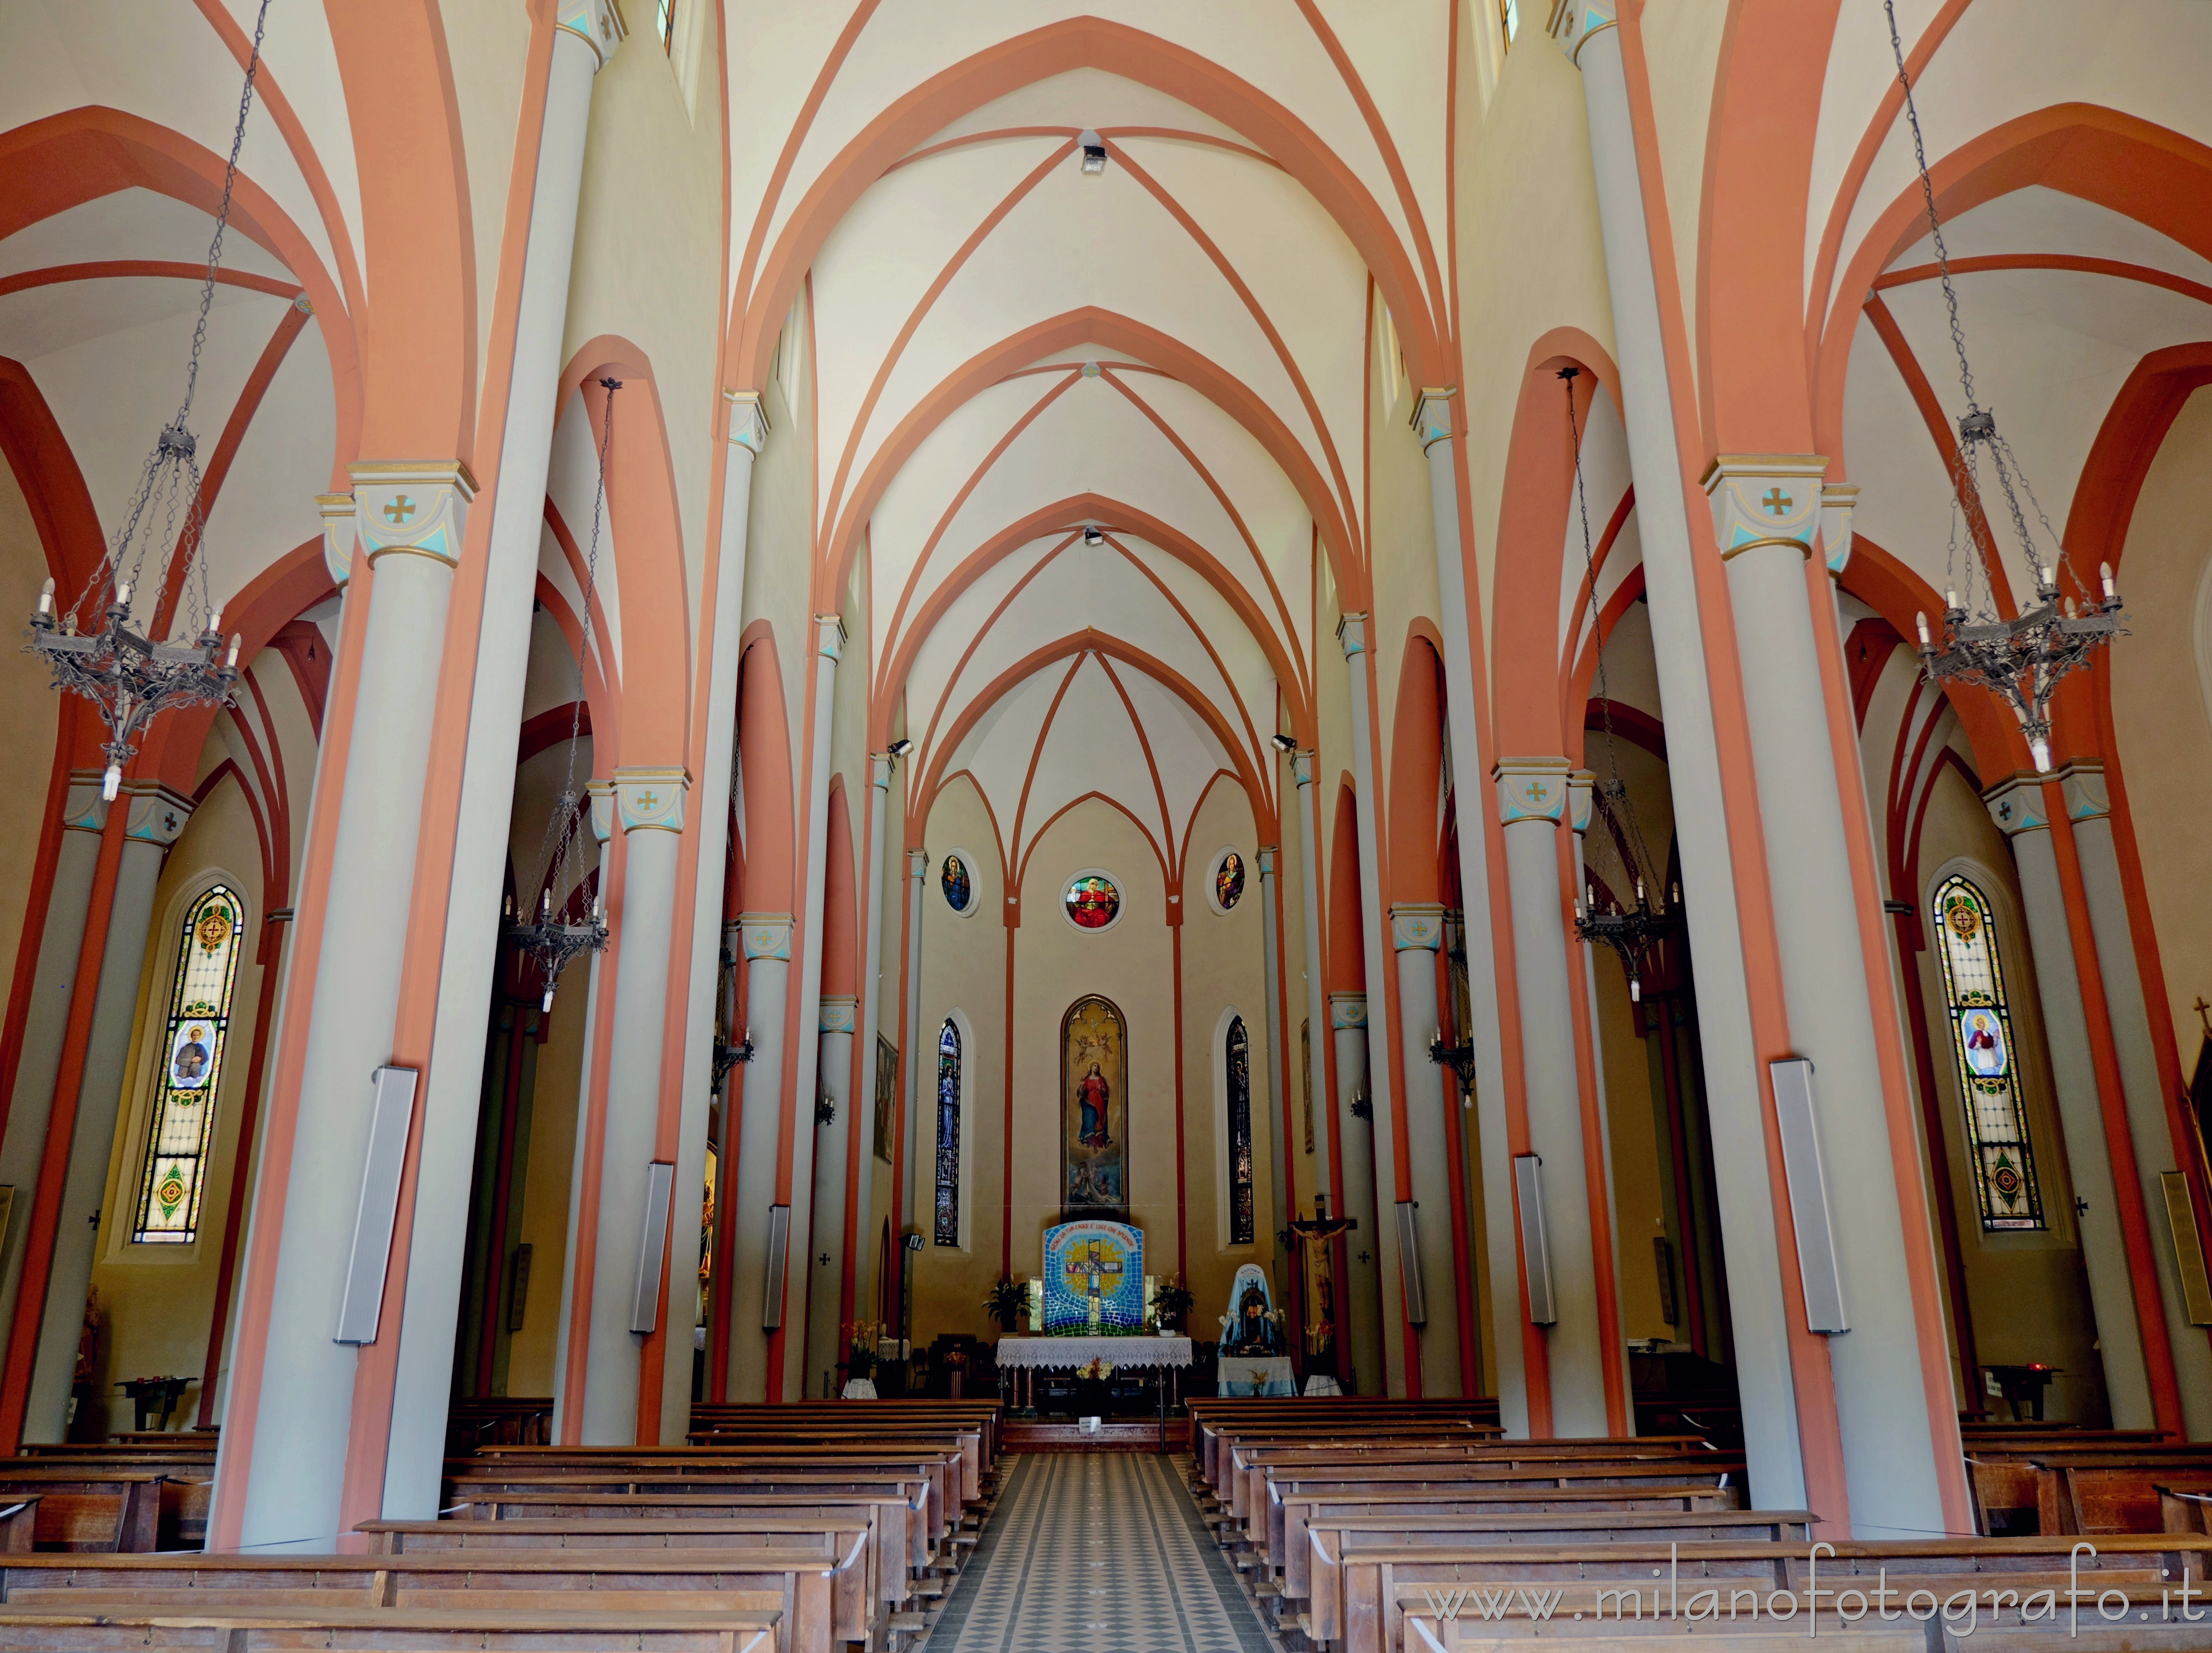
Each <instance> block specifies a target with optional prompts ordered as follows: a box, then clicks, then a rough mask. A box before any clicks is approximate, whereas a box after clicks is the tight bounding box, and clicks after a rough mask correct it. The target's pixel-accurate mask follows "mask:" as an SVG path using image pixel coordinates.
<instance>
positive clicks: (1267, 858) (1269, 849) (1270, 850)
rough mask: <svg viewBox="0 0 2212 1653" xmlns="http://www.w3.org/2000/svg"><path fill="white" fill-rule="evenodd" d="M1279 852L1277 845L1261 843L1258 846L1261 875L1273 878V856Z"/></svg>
mask: <svg viewBox="0 0 2212 1653" xmlns="http://www.w3.org/2000/svg"><path fill="white" fill-rule="evenodd" d="M1281 853H1282V851H1281V850H1280V849H1279V846H1277V845H1273V844H1262V845H1261V846H1260V876H1261V877H1262V878H1273V876H1274V875H1275V857H1277V856H1278V855H1279V854H1281Z"/></svg>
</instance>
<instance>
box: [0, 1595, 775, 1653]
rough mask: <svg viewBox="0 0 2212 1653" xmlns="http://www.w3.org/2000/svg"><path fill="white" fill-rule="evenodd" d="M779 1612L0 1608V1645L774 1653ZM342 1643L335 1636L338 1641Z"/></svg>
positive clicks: (265, 1652) (409, 1652)
mask: <svg viewBox="0 0 2212 1653" xmlns="http://www.w3.org/2000/svg"><path fill="white" fill-rule="evenodd" d="M780 1618H781V1614H779V1613H777V1612H775V1610H773V1609H766V1610H758V1611H750V1612H747V1611H738V1610H732V1609H730V1608H719V1607H718V1608H714V1609H711V1610H709V1611H706V1612H699V1613H671V1612H666V1611H663V1610H659V1609H644V1608H630V1609H629V1610H627V1611H624V1612H617V1613H610V1612H604V1611H582V1612H579V1611H575V1610H574V1609H568V1608H563V1609H562V1610H561V1611H558V1612H544V1611H519V1610H517V1609H514V1608H502V1609H501V1611H499V1612H498V1613H497V1614H488V1613H485V1612H483V1611H482V1610H480V1609H477V1610H471V1611H466V1612H454V1611H451V1610H447V1609H437V1608H433V1609H427V1610H426V1609H423V1608H348V1607H328V1606H323V1605H320V1604H317V1605H316V1606H313V1607H312V1608H289V1609H284V1610H276V1609H255V1608H229V1609H226V1610H221V1611H205V1610H199V1609H193V1608H176V1609H162V1608H136V1607H124V1608H112V1609H108V1610H106V1611H84V1610H76V1611H72V1610H68V1609H63V1610H59V1611H42V1610H37V1609H27V1610H18V1609H15V1608H5V1607H0V1645H4V1646H6V1647H7V1648H9V1650H11V1653H16V1650H20V1653H45V1650H47V1649H54V1650H65V1653H111V1650H112V1653H125V1650H127V1653H169V1650H182V1649H193V1650H204V1649H211V1648H219V1649H222V1650H224V1653H291V1650H304V1649H309V1648H314V1649H325V1648H332V1647H343V1648H346V1649H349V1650H353V1653H378V1650H385V1649H390V1650H392V1653H435V1650H442V1649H449V1648H450V1649H454V1650H459V1649H469V1650H472V1653H473V1650H489V1653H507V1650H512V1653H565V1650H571V1649H573V1650H575V1653H597V1650H602V1649H607V1648H617V1647H619V1648H624V1649H634V1650H637V1653H777V1642H776V1632H777V1629H778V1620H779V1619H780ZM341 1638H342V1639H341Z"/></svg>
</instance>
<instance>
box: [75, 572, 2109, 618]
mask: <svg viewBox="0 0 2212 1653" xmlns="http://www.w3.org/2000/svg"><path fill="white" fill-rule="evenodd" d="M2107 583H2108V584H2109V583H2110V582H2109V581H2108V582H2107ZM53 613H54V583H53V581H52V579H49V580H47V582H46V584H44V585H42V586H40V588H39V617H40V619H41V620H51V619H52V618H53Z"/></svg>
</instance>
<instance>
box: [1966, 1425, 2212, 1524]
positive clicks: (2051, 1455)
mask: <svg viewBox="0 0 2212 1653" xmlns="http://www.w3.org/2000/svg"><path fill="white" fill-rule="evenodd" d="M2090 1460H2097V1461H2110V1462H2109V1466H2108V1467H2115V1468H2118V1467H2124V1465H2125V1464H2126V1463H2127V1462H2135V1463H2139V1464H2141V1465H2142V1467H2143V1468H2144V1469H2145V1471H2146V1472H2147V1473H2148V1475H2149V1478H2150V1479H2151V1480H2155V1479H2157V1478H2158V1476H2157V1472H2158V1470H2159V1469H2160V1467H2161V1466H2165V1467H2166V1468H2172V1469H2175V1470H2187V1469H2193V1468H2197V1467H2199V1466H2200V1465H2202V1464H2203V1463H2205V1462H2212V1451H2209V1450H2208V1449H2207V1448H2205V1447H2203V1446H2191V1445H2186V1444H2169V1443H2166V1442H2162V1441H2157V1440H2151V1441H2142V1442H2136V1443H2126V1442H2123V1443H2119V1444H2117V1445H2116V1444H2114V1443H2113V1442H2112V1438H2111V1437H2110V1435H2109V1434H2108V1433H2107V1432H2102V1431H2087V1430H2084V1431H2080V1432H2071V1433H2069V1435H2068V1436H2067V1437H2065V1438H2052V1437H2050V1436H2040V1437H2028V1438H2020V1439H2015V1440H2008V1441H2002V1442H1989V1441H1984V1442H1978V1443H1976V1444H1973V1445H1972V1446H1970V1447H1969V1448H1968V1449H1967V1450H1966V1469H1967V1475H1966V1484H1967V1488H1968V1491H1969V1493H1970V1495H1971V1497H1972V1502H1973V1506H1974V1524H1975V1526H1976V1528H1977V1529H1978V1530H1979V1531H1980V1532H1981V1533H1982V1534H1983V1535H1984V1536H1987V1537H2007V1536H2012V1537H2021V1536H2029V1535H2032V1534H2031V1532H2030V1529H2033V1530H2034V1531H2036V1532H2044V1533H2050V1532H2052V1531H2053V1530H2054V1529H2051V1528H2050V1527H2048V1526H2046V1525H2045V1524H2044V1523H2045V1514H2044V1509H2043V1478H2042V1474H2041V1473H2040V1472H2041V1471H2042V1470H2044V1469H2046V1468H2048V1469H2055V1468H2060V1467H2062V1466H2063V1465H2065V1464H2068V1463H2071V1462H2077V1461H2090ZM2146 1484H2148V1482H2146Z"/></svg>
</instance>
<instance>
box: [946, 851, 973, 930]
mask: <svg viewBox="0 0 2212 1653" xmlns="http://www.w3.org/2000/svg"><path fill="white" fill-rule="evenodd" d="M937 885H938V887H939V889H941V890H943V891H944V892H945V905H946V906H948V907H951V909H952V911H955V912H957V913H959V914H961V915H962V916H963V917H965V916H966V915H967V914H969V913H970V912H973V911H975V865H974V863H972V862H970V861H969V858H968V852H967V851H965V850H948V851H945V864H944V865H943V866H942V867H940V868H939V869H938V874H937Z"/></svg>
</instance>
